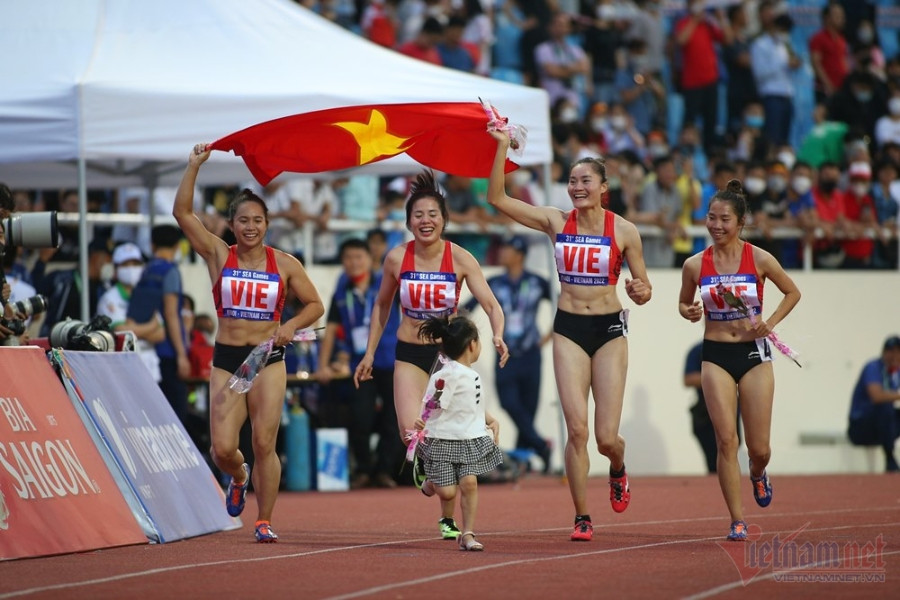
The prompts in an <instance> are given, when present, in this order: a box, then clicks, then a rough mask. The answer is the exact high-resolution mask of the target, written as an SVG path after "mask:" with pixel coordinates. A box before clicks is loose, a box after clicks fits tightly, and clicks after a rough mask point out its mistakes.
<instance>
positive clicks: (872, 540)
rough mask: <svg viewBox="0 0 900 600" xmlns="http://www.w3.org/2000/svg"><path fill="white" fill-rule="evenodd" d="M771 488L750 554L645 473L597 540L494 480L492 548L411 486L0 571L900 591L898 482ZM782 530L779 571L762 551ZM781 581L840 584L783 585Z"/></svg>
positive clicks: (289, 581)
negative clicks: (808, 559) (460, 546)
mask: <svg viewBox="0 0 900 600" xmlns="http://www.w3.org/2000/svg"><path fill="white" fill-rule="evenodd" d="M772 483H773V486H774V490H775V497H774V500H773V502H772V504H771V505H770V506H769V507H768V508H766V509H760V508H758V507H757V506H756V504H755V503H754V502H753V498H752V494H751V491H750V484H749V481H745V482H744V496H745V499H744V506H745V510H746V520H747V522H748V524H750V526H751V530H752V528H753V526H754V525H755V526H758V527H759V528H760V533H759V539H758V540H757V542H756V543H745V544H739V543H725V542H723V539H724V536H725V534H726V533H727V528H728V517H727V513H726V512H725V507H724V502H723V500H722V498H721V494H720V492H719V487H718V482H717V480H716V479H715V478H714V477H684V478H682V477H635V478H633V479H632V481H631V489H632V501H631V506H630V507H629V509H628V510H627V511H626V512H625V513H623V514H621V515H617V514H615V513H613V512H612V510H611V509H610V507H609V502H608V500H607V498H608V487H607V485H606V481H605V480H604V479H591V481H590V486H589V500H590V503H591V506H592V510H591V515H592V517H593V520H594V539H593V541H591V542H589V543H574V542H570V541H568V536H569V532H570V530H571V525H570V523H571V519H572V509H571V504H570V501H569V494H568V488H567V487H566V486H565V483H564V482H563V481H561V480H560V479H559V478H556V477H539V476H531V477H527V478H524V479H522V480H521V481H519V482H518V483H517V484H492V485H483V486H481V488H480V506H479V514H478V523H479V524H478V526H477V528H476V529H477V532H478V535H479V539H480V540H481V541H482V543H484V545H485V551H484V552H482V553H467V552H459V551H458V550H457V549H456V545H455V543H453V542H448V541H443V540H441V539H439V537H438V535H437V517H438V504H437V501H436V500H435V499H434V498H425V497H423V496H422V495H421V494H420V493H419V492H418V491H417V490H415V488H398V489H395V490H359V491H353V492H349V493H315V492H310V493H286V492H283V493H282V494H281V495H280V496H279V500H278V504H277V505H276V513H275V520H274V521H273V527H274V528H275V530H276V531H277V532H278V534H279V536H280V537H281V539H280V540H279V542H278V543H277V544H268V545H263V544H256V543H255V541H254V540H253V535H252V526H251V525H252V521H250V519H252V518H253V515H254V514H255V510H256V505H255V501H254V498H253V496H252V495H251V496H250V497H249V498H248V503H247V511H246V512H245V524H244V527H243V528H242V529H240V530H237V531H231V532H226V533H218V534H213V535H207V536H203V537H199V538H194V539H190V540H185V541H181V542H173V543H169V544H162V545H153V546H150V545H143V546H130V547H122V548H113V549H107V550H102V551H96V552H89V553H84V554H74V555H65V556H55V557H45V558H35V559H27V560H18V561H6V562H0V599H5V598H29V599H39V598H54V599H56V598H79V599H81V598H85V599H87V598H90V599H102V598H115V599H119V598H163V599H173V600H174V599H180V598H217V599H222V598H236V599H237V598H254V597H258V596H261V597H264V598H267V599H268V598H273V599H274V598H303V599H307V598H309V599H325V598H328V599H338V598H427V599H432V598H460V599H466V600H468V599H473V598H550V599H552V600H557V599H558V600H562V599H567V598H579V599H587V598H613V599H616V598H737V597H748V596H749V595H750V594H753V595H755V596H756V597H757V598H764V599H766V600H770V599H779V598H790V599H791V600H797V599H799V598H841V599H845V598H865V599H872V598H898V597H900V476H898V475H858V476H857V475H841V476H779V475H778V473H777V472H772ZM776 535H777V536H778V540H779V541H780V542H781V547H782V548H784V550H783V551H782V552H781V553H779V556H780V559H781V565H780V568H779V569H778V570H777V572H776V571H775V570H773V568H772V566H771V561H770V558H769V557H770V556H771V554H769V553H767V549H768V548H771V542H772V541H773V538H774V537H775V536H776ZM765 542H769V544H764V543H765ZM866 544H869V546H868V551H869V555H868V558H869V560H868V562H867V563H866V564H863V565H857V567H858V568H856V569H851V568H850V567H849V566H845V567H842V568H834V564H835V563H830V566H831V567H832V568H829V564H814V565H813V567H812V568H809V569H805V568H802V565H800V564H799V563H798V561H797V560H796V559H794V558H792V552H802V551H803V550H804V548H805V549H806V551H809V550H813V551H816V550H818V551H819V557H818V559H817V560H819V563H825V562H827V561H828V560H829V556H830V555H828V554H827V552H829V551H832V550H833V549H835V548H838V549H841V550H843V549H844V548H845V547H854V548H855V547H862V548H866ZM822 552H826V554H822ZM754 557H756V559H757V562H755V563H754V562H753V560H754ZM760 557H761V559H760ZM759 560H762V561H763V566H764V568H761V569H760V568H756V567H757V565H759V564H760V563H759V562H758V561H759ZM739 567H740V568H739ZM798 567H801V568H798ZM785 571H788V574H787V575H786V576H787V577H797V578H799V577H808V576H810V575H811V576H814V577H816V578H818V579H819V580H821V579H830V580H831V581H829V582H821V581H818V582H810V581H805V582H788V581H784V578H785V573H784V572H785ZM851 571H855V574H853V573H851ZM835 578H843V579H848V578H858V579H866V578H868V579H876V580H877V579H883V582H874V583H872V582H869V583H863V582H860V581H859V580H857V581H856V582H846V581H845V582H835V581H834V579H835Z"/></svg>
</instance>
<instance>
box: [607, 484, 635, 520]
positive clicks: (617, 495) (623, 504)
mask: <svg viewBox="0 0 900 600" xmlns="http://www.w3.org/2000/svg"><path fill="white" fill-rule="evenodd" d="M629 502H631V489H630V488H629V487H628V475H622V476H621V477H610V478H609V503H610V504H612V509H613V510H614V511H616V512H617V513H620V512H625V509H626V508H628V503H629Z"/></svg>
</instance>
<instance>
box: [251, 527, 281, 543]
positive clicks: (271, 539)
mask: <svg viewBox="0 0 900 600" xmlns="http://www.w3.org/2000/svg"><path fill="white" fill-rule="evenodd" d="M256 541H257V542H259V543H260V544H274V543H275V542H277V541H278V536H277V535H275V532H274V531H272V526H271V525H269V522H268V521H263V522H262V523H260V524H259V525H257V526H256Z"/></svg>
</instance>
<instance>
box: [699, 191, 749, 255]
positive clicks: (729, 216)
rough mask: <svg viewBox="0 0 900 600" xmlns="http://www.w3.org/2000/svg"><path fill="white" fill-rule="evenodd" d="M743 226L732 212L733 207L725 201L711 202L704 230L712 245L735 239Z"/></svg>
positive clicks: (741, 220) (716, 200) (741, 221)
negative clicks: (707, 233)
mask: <svg viewBox="0 0 900 600" xmlns="http://www.w3.org/2000/svg"><path fill="white" fill-rule="evenodd" d="M743 226H744V222H743V219H739V218H738V216H737V214H736V213H735V211H734V205H733V204H732V203H731V202H729V201H727V200H719V199H715V200H713V201H712V202H711V203H710V205H709V212H708V213H706V230H707V231H708V232H709V235H710V237H711V238H712V240H713V243H714V244H717V245H721V244H726V243H728V242H730V241H732V240H733V239H734V238H736V237H737V235H738V233H739V232H740V230H741V227H743Z"/></svg>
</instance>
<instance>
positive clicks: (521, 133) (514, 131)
mask: <svg viewBox="0 0 900 600" xmlns="http://www.w3.org/2000/svg"><path fill="white" fill-rule="evenodd" d="M478 101H479V102H481V106H482V108H484V113H485V114H486V115H487V118H488V123H487V130H488V131H505V132H506V133H507V134H508V135H509V147H510V149H511V150H512V151H513V152H514V153H515V154H516V155H518V156H521V155H522V153H523V152H525V140H526V139H527V138H528V130H527V129H525V127H524V126H522V125H513V124H511V123H510V122H509V119H507V118H506V117H501V116H500V113H498V112H497V109H496V108H494V107H493V106H492V105H491V103H490V102H485V101H484V100H482V99H481V98H479V99H478Z"/></svg>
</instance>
